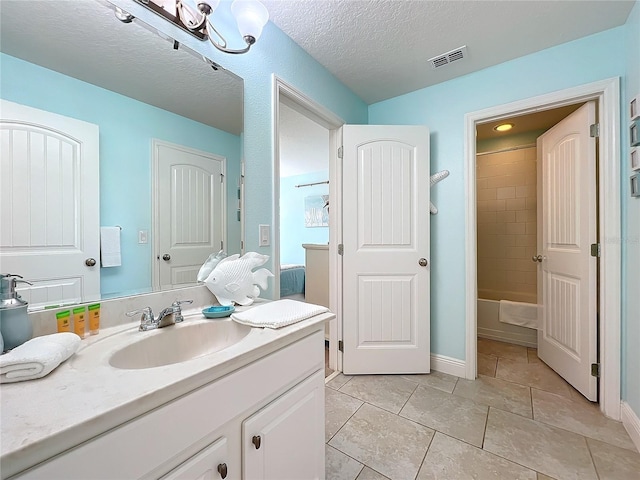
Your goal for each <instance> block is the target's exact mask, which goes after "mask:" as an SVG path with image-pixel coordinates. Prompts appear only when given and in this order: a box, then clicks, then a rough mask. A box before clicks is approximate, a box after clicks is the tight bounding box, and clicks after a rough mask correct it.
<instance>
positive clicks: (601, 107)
mask: <svg viewBox="0 0 640 480" xmlns="http://www.w3.org/2000/svg"><path fill="white" fill-rule="evenodd" d="M589 100H593V101H595V103H596V105H597V109H598V113H599V138H598V145H597V152H598V158H599V167H598V179H597V193H595V194H594V195H595V196H597V201H598V205H599V211H598V213H597V221H598V226H599V227H598V234H597V235H598V236H597V244H596V247H598V245H599V246H600V247H601V249H600V251H599V253H600V258H599V265H600V268H599V270H598V273H597V277H598V282H599V284H600V285H601V286H602V288H601V289H600V291H599V292H597V301H598V305H599V324H598V326H597V330H598V335H599V338H600V339H601V341H600V348H599V352H598V356H597V359H598V364H599V369H600V372H599V373H600V376H599V384H600V399H599V400H600V402H599V403H600V410H601V411H602V412H603V413H604V414H605V415H607V416H609V417H611V418H614V419H619V418H620V358H619V357H620V284H619V274H620V245H619V243H616V242H610V241H606V239H610V238H619V235H620V221H619V209H620V175H619V142H618V138H619V128H620V126H619V80H618V79H617V78H613V79H608V80H603V81H600V82H594V83H592V84H587V85H583V86H579V87H573V88H569V89H566V90H563V91H558V92H554V93H550V94H546V95H541V96H539V97H533V98H529V99H525V100H521V101H518V102H514V103H512V104H506V105H500V106H496V107H492V108H488V109H485V110H482V111H478V112H472V113H469V114H467V115H466V116H465V123H466V128H465V131H466V139H465V171H466V189H467V193H468V195H467V208H466V214H465V220H466V231H467V233H466V236H467V238H468V239H469V240H470V241H469V242H467V250H466V259H467V260H466V268H465V270H466V301H465V304H466V311H467V312H468V314H467V322H466V326H467V339H466V353H467V356H466V358H467V361H466V377H467V378H470V379H471V378H475V377H476V374H477V362H476V360H477V355H476V354H477V315H478V307H477V300H478V288H477V287H478V285H477V252H476V241H474V240H471V239H476V238H477V222H476V217H477V215H478V214H479V212H478V211H477V210H476V194H477V186H476V168H477V166H476V153H477V152H476V127H477V125H480V124H483V123H487V122H493V121H502V120H504V119H506V118H510V117H514V116H521V115H526V114H529V113H533V112H539V111H544V110H549V109H553V108H557V107H562V106H566V105H574V104H579V103H583V102H587V101H589ZM596 367H597V368H598V365H596ZM597 368H596V370H597Z"/></svg>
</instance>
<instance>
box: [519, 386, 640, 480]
mask: <svg viewBox="0 0 640 480" xmlns="http://www.w3.org/2000/svg"><path fill="white" fill-rule="evenodd" d="M531 393H532V396H533V418H534V419H535V420H537V421H539V422H543V423H546V424H548V425H553V426H555V427H560V428H563V429H565V430H569V431H570V432H575V433H579V434H580V435H584V436H585V437H589V438H594V439H596V440H601V441H603V442H607V443H609V444H611V445H616V446H618V447H621V448H626V449H627V450H633V451H635V445H634V444H633V442H632V441H631V438H630V437H629V434H628V433H627V431H626V430H625V428H624V426H623V425H622V423H621V422H616V421H615V420H611V419H610V418H607V417H605V416H604V415H603V414H602V412H600V409H599V408H598V404H596V403H591V402H589V401H588V400H587V399H586V398H584V397H582V399H578V398H576V399H575V400H574V399H569V398H565V397H562V396H560V395H555V394H553V393H549V392H544V391H542V390H537V389H535V388H534V389H532V392H531ZM638 477H639V478H640V472H639V475H638Z"/></svg>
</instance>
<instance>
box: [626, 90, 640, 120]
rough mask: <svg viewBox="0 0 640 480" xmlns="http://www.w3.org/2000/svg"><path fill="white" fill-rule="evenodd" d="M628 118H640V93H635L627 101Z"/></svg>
mask: <svg viewBox="0 0 640 480" xmlns="http://www.w3.org/2000/svg"><path fill="white" fill-rule="evenodd" d="M629 118H630V119H631V120H637V119H639V118H640V95H636V97H635V98H633V99H632V100H631V101H630V102H629Z"/></svg>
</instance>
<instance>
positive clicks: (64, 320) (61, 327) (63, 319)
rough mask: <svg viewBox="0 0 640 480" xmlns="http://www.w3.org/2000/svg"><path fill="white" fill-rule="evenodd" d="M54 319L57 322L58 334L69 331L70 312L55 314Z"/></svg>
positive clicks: (64, 311)
mask: <svg viewBox="0 0 640 480" xmlns="http://www.w3.org/2000/svg"><path fill="white" fill-rule="evenodd" d="M56 319H57V320H58V332H70V331H71V310H63V311H61V312H58V313H56Z"/></svg>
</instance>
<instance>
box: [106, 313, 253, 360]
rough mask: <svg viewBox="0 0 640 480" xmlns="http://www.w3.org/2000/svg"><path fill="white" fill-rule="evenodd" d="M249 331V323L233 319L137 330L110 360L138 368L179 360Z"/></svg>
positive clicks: (221, 345)
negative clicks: (134, 337)
mask: <svg viewBox="0 0 640 480" xmlns="http://www.w3.org/2000/svg"><path fill="white" fill-rule="evenodd" d="M250 331H251V327H248V326H246V325H240V324H238V323H236V322H233V321H218V322H215V321H213V322H212V321H206V322H192V323H184V324H177V325H173V326H170V327H165V328H160V329H158V330H154V331H152V332H140V340H139V341H137V342H134V343H131V344H129V345H127V346H125V347H123V348H121V349H120V350H117V351H116V352H115V353H114V354H113V355H112V356H111V358H110V359H109V364H110V365H111V366H112V367H115V368H122V369H140V368H152V367H160V366H162V365H171V364H173V363H180V362H184V361H186V360H192V359H194V358H198V357H202V356H204V355H209V354H211V353H214V352H219V351H220V350H223V349H225V348H227V347H230V346H231V345H235V344H236V343H238V342H239V341H240V340H242V339H243V338H244V337H246V336H247V335H248V334H249V332H250Z"/></svg>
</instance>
